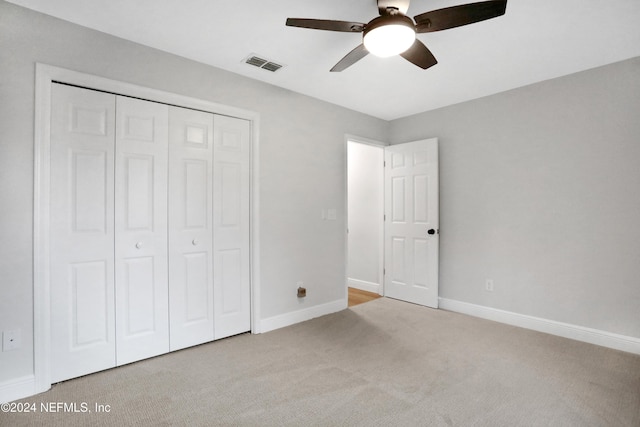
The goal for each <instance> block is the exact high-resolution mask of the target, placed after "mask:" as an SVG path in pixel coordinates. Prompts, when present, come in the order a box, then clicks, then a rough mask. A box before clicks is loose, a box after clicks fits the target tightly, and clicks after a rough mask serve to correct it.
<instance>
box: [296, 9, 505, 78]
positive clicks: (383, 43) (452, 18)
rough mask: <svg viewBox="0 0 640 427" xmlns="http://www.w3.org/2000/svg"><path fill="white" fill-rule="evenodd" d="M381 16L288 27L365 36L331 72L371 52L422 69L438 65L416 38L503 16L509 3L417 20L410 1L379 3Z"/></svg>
mask: <svg viewBox="0 0 640 427" xmlns="http://www.w3.org/2000/svg"><path fill="white" fill-rule="evenodd" d="M377 2H378V12H379V13H380V16H378V17H377V18H374V19H373V20H371V21H370V22H369V23H367V24H363V23H360V22H349V21H334V20H328V19H301V18H287V26H290V27H301V28H311V29H315V30H328V31H341V32H346V33H363V35H362V39H363V42H362V43H361V44H360V45H359V46H358V47H356V48H355V49H353V50H352V51H351V52H349V53H348V54H347V55H346V56H345V57H344V58H342V59H341V60H340V61H339V62H338V63H337V64H336V65H334V67H333V68H332V69H331V71H334V72H335V71H342V70H344V69H346V68H348V67H350V66H351V65H353V64H355V63H356V62H357V61H359V60H361V59H362V58H364V57H365V56H367V55H368V54H369V53H372V54H374V55H376V56H381V57H387V56H392V55H400V56H402V57H403V58H404V59H406V60H407V61H409V62H411V63H413V64H415V65H417V66H418V67H420V68H422V69H427V68H429V67H432V66H434V65H436V64H437V63H438V61H437V60H436V58H435V57H434V56H433V54H432V53H431V51H430V50H429V49H428V48H427V47H426V46H425V45H424V43H422V42H421V41H420V40H418V39H417V38H416V33H418V34H420V33H430V32H433V31H441V30H446V29H449V28H455V27H460V26H462V25H467V24H473V23H475V22H480V21H484V20H486V19H491V18H495V17H498V16H501V15H504V13H505V10H506V8H507V0H489V1H481V2H477V3H468V4H463V5H459V6H452V7H446V8H444V9H437V10H432V11H430V12H426V13H422V14H420V15H417V16H415V17H414V20H415V23H414V21H413V20H412V19H411V18H409V17H408V16H406V13H407V9H409V2H410V0H377Z"/></svg>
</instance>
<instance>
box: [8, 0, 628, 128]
mask: <svg viewBox="0 0 640 427" xmlns="http://www.w3.org/2000/svg"><path fill="white" fill-rule="evenodd" d="M8 1H10V2H11V3H15V4H18V5H21V6H24V7H28V8H31V9H34V10H37V11H40V12H43V13H46V14H48V15H52V16H55V17H58V18H61V19H64V20H67V21H71V22H74V23H77V24H80V25H83V26H86V27H89V28H94V29H96V30H99V31H103V32H105V33H109V34H112V35H115V36H118V37H121V38H124V39H128V40H132V41H134V42H137V43H141V44H144V45H147V46H151V47H154V48H157V49H161V50H164V51H167V52H171V53H174V54H176V55H180V56H183V57H186V58H189V59H193V60H196V61H199V62H202V63H205V64H210V65H213V66H215V67H219V68H222V69H225V70H228V71H231V72H234V73H237V74H241V75H244V76H247V77H250V78H253V79H256V80H261V81H264V82H267V83H271V84H274V85H277V86H281V87H284V88H287V89H290V90H293V91H296V92H300V93H303V94H306V95H309V96H312V97H315V98H319V99H322V100H325V101H328V102H331V103H334V104H338V105H342V106H344V107H347V108H350V109H353V110H356V111H360V112H363V113H366V114H370V115H372V116H376V117H379V118H382V119H385V120H392V119H395V118H399V117H404V116H408V115H412V114H415V113H419V112H423V111H427V110H432V109H435V108H439V107H443V106H446V105H451V104H455V103H459V102H463V101H467V100H470V99H474V98H479V97H482V96H486V95H490V94H493V93H497V92H502V91H505V90H509V89H512V88H516V87H519V86H524V85H527V84H531V83H535V82H539V81H542V80H547V79H550V78H554V77H559V76H562V75H566V74H571V73H574V72H577V71H582V70H585V69H589V68H593V67H597V66H601V65H605V64H609V63H612V62H616V61H620V60H624V59H628V58H632V57H635V56H640V23H639V21H640V1H639V0H615V1H601V0H509V2H508V4H507V12H506V14H505V15H504V16H502V17H499V18H495V19H492V20H488V21H484V22H480V23H476V24H473V25H468V26H465V27H459V28H455V29H450V30H446V31H441V32H437V33H428V34H420V35H418V38H419V39H420V40H422V41H423V42H424V43H425V44H426V45H427V46H428V47H429V49H430V50H431V51H432V52H433V54H434V55H435V56H436V58H437V59H438V61H439V63H438V64H437V65H436V66H434V67H432V68H430V69H427V70H421V69H420V68H418V67H416V66H414V65H413V64H411V63H409V62H407V61H405V60H404V59H402V58H401V57H393V58H387V59H382V58H377V57H374V56H372V55H369V56H367V57H365V58H364V59H363V60H361V61H359V62H358V63H356V64H355V65H353V66H352V67H350V68H348V69H347V70H345V71H343V72H341V73H330V72H329V69H330V68H331V67H332V66H333V65H334V64H335V63H336V62H338V61H339V60H340V59H341V58H342V57H343V56H344V55H346V54H347V53H348V52H349V51H350V50H351V49H353V48H354V47H356V46H357V45H358V44H359V43H360V42H361V35H360V34H353V33H337V32H331V31H318V30H309V29H301V28H293V27H286V26H285V21H286V18H287V17H293V18H317V19H338V20H346V21H357V22H363V23H366V22H368V21H370V20H371V19H373V18H374V17H376V16H377V15H378V10H377V6H376V1H375V0H313V1H311V0H307V1H300V0H278V1H274V0H235V1H233V0H228V1H221V0H136V1H131V0H8ZM471 1H477V0H469V1H465V0H413V1H412V2H411V6H410V7H409V11H408V15H409V16H411V17H413V16H415V15H418V14H420V13H423V12H426V11H429V10H433V9H439V8H442V7H448V6H453V5H458V4H463V3H468V2H471ZM251 53H255V54H257V55H258V56H262V57H264V58H265V59H269V60H272V61H274V62H277V63H280V64H284V65H285V67H284V68H282V69H281V70H279V71H278V72H276V73H271V72H269V71H265V70H262V69H258V68H255V67H252V66H249V65H246V64H244V62H243V59H244V58H246V57H247V56H248V55H249V54H251Z"/></svg>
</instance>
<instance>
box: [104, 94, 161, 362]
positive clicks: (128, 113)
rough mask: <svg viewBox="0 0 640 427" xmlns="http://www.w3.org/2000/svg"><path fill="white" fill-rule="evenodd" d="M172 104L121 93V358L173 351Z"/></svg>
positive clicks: (118, 199) (117, 184) (118, 264)
mask: <svg viewBox="0 0 640 427" xmlns="http://www.w3.org/2000/svg"><path fill="white" fill-rule="evenodd" d="M168 108H169V107H167V106H166V105H164V104H158V103H155V102H149V101H142V100H139V99H133V98H127V97H122V96H118V97H117V105H116V111H117V119H116V162H115V267H116V344H117V345H116V360H117V364H118V365H122V364H125V363H129V362H133V361H136V360H140V359H144V358H147V357H152V356H155V355H158V354H162V353H166V352H168V351H169V297H168V292H169V290H168V277H167V275H168V274H167V150H168V121H169V120H168V119H169V114H168Z"/></svg>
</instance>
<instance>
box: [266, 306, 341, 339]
mask: <svg viewBox="0 0 640 427" xmlns="http://www.w3.org/2000/svg"><path fill="white" fill-rule="evenodd" d="M346 308H347V300H346V299H340V300H336V301H332V302H329V303H326V304H321V305H316V306H313V307H309V308H304V309H302V310H297V311H292V312H291V313H285V314H280V315H278V316H273V317H269V318H266V319H262V320H261V321H260V330H259V332H260V333H263V332H269V331H273V330H274V329H280V328H284V327H285V326H290V325H294V324H296V323H300V322H304V321H305V320H311V319H313V318H315V317H320V316H324V315H326V314H331V313H335V312H337V311H341V310H344V309H346Z"/></svg>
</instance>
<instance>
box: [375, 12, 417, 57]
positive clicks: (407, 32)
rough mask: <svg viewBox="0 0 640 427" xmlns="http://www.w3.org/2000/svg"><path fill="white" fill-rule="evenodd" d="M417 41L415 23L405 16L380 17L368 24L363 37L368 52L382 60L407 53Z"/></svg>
mask: <svg viewBox="0 0 640 427" xmlns="http://www.w3.org/2000/svg"><path fill="white" fill-rule="evenodd" d="M415 39H416V30H415V26H414V25H413V21H411V18H408V17H406V16H404V15H394V16H390V15H385V16H380V17H378V18H376V19H374V20H373V21H371V22H370V23H369V24H367V26H366V28H365V30H364V35H363V42H364V46H365V47H366V48H367V50H368V51H369V52H370V53H372V54H373V55H376V56H379V57H381V58H386V57H389V56H393V55H398V54H400V53H402V52H404V51H406V50H407V49H409V48H410V47H411V45H412V44H413V42H414V41H415Z"/></svg>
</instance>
